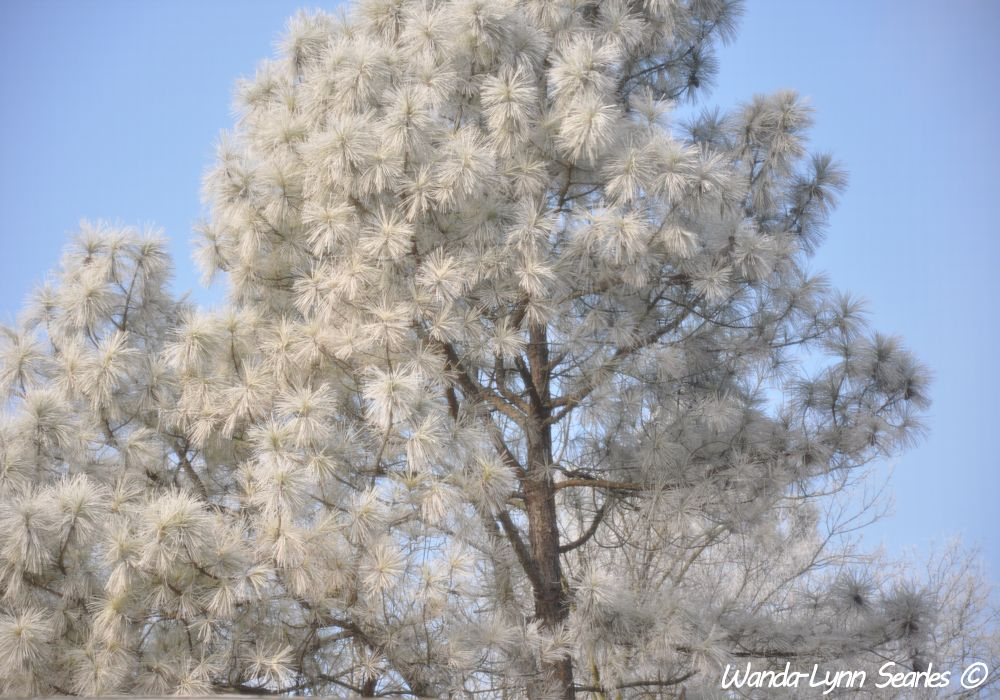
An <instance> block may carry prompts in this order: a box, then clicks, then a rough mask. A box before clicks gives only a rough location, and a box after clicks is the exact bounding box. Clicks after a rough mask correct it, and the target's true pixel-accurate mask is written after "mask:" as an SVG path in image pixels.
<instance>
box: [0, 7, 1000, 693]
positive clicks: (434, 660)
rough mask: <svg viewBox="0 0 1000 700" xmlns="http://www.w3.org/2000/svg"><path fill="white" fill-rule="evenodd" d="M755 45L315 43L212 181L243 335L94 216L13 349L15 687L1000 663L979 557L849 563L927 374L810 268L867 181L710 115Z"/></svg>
mask: <svg viewBox="0 0 1000 700" xmlns="http://www.w3.org/2000/svg"><path fill="white" fill-rule="evenodd" d="M737 10H738V8H737V7H736V6H735V4H734V3H733V2H731V1H730V0H612V1H607V2H591V1H588V0H521V1H515V0H455V1H451V0H441V1H437V2H435V1H424V0H369V1H366V2H363V3H361V4H359V5H357V6H354V7H352V8H351V10H350V16H349V18H348V19H343V20H338V19H335V18H334V17H332V16H329V15H326V14H316V15H300V16H298V17H296V18H295V19H293V20H292V21H291V23H290V25H289V28H288V31H287V34H286V36H285V38H284V41H283V43H282V49H281V52H280V56H279V57H278V58H277V59H276V60H273V61H267V62H265V63H263V64H262V65H261V66H260V68H259V70H258V72H257V74H256V77H255V78H253V79H252V80H247V81H245V82H244V83H242V84H241V85H240V86H239V89H238V103H239V109H240V117H239V121H238V123H237V125H236V127H235V128H234V130H233V131H232V133H231V134H229V135H227V136H226V137H225V138H224V139H223V140H222V143H221V145H220V146H219V150H218V157H217V162H216V164H215V165H214V167H212V169H211V170H210V172H209V173H208V174H207V176H206V178H205V186H204V187H205V194H206V199H207V201H208V202H209V204H210V216H209V217H208V220H207V222H206V223H205V224H204V226H203V230H202V232H201V233H202V238H201V245H200V250H199V252H198V257H199V259H200V262H201V263H202V266H203V269H204V271H205V272H206V274H207V275H208V276H211V275H212V274H213V273H215V272H217V271H221V272H223V273H225V277H226V279H227V280H228V286H229V290H230V293H229V298H228V302H227V304H226V305H225V306H224V307H223V308H221V309H218V310H213V311H208V310H203V309H198V308H195V307H193V306H192V305H191V304H190V303H188V302H186V301H184V300H177V299H174V298H172V297H171V295H170V293H169V291H168V287H169V277H170V264H169V261H168V260H167V257H166V254H165V247H164V244H163V242H162V240H161V239H159V238H158V237H157V235H156V234H155V233H151V232H146V233H142V234H140V233H138V232H136V231H134V230H131V229H121V228H111V227H108V226H106V225H95V226H88V227H84V229H83V230H82V231H81V233H80V235H79V236H78V238H77V239H76V241H75V242H74V243H73V245H72V247H71V248H70V249H69V251H68V252H67V253H66V257H65V259H64V260H63V262H62V265H61V268H60V270H59V271H58V272H57V273H55V274H54V275H53V277H52V278H51V282H50V284H48V285H47V286H45V287H44V288H43V289H41V290H40V291H39V292H38V293H37V294H36V295H35V297H34V299H33V301H32V303H31V305H30V308H29V309H28V310H27V311H26V312H25V315H24V316H23V319H22V321H21V322H20V325H19V326H18V327H17V328H11V329H6V330H4V332H3V337H2V341H0V358H2V359H0V391H2V392H3V396H4V397H5V398H4V401H5V406H6V412H5V414H4V416H3V418H2V420H0V690H2V691H3V692H5V693H8V694H11V693H12V694H33V693H76V694H109V693H134V694H140V693H141V694H160V693H180V694H199V693H208V692H244V693H258V694H272V693H273V694H277V693H299V694H343V693H357V694H361V695H366V696H372V695H407V696H422V697H443V696H448V697H497V698H500V697H503V698H512V697H524V696H527V697H530V698H550V697H553V698H571V697H574V695H577V696H586V697H595V698H610V697H616V698H617V697H654V696H655V697H686V698H688V699H690V700H693V699H694V698H709V697H720V696H721V695H723V694H724V693H723V691H721V690H720V680H721V676H722V669H723V668H724V666H725V665H726V664H727V663H730V664H744V663H746V662H747V661H752V662H754V663H756V664H758V665H759V666H761V667H765V668H766V667H774V668H782V667H783V666H784V664H785V662H786V661H792V662H794V663H795V664H796V665H797V666H805V667H806V668H808V666H809V665H811V664H812V663H820V664H822V665H825V666H829V667H831V668H837V669H839V668H851V669H868V670H870V671H872V672H874V669H876V668H878V667H879V666H881V665H882V664H883V663H885V662H886V661H887V660H891V661H895V662H897V663H898V664H899V668H900V670H906V669H915V670H923V669H925V668H926V667H927V665H928V664H929V663H933V664H934V665H935V666H936V667H937V668H939V669H940V668H942V667H947V668H951V667H952V666H953V665H954V664H958V663H960V662H964V661H968V660H972V659H984V660H986V661H988V662H990V663H991V665H993V666H994V667H995V663H994V662H995V661H996V644H995V641H994V638H993V637H992V636H991V635H992V634H994V633H993V631H992V628H991V626H990V625H991V624H992V620H991V618H990V612H989V608H988V606H987V603H986V600H985V595H986V594H985V592H984V590H983V585H982V584H981V583H980V580H979V579H978V578H977V576H976V572H975V571H974V567H972V566H971V564H970V560H969V559H967V558H963V557H962V556H960V555H958V554H952V555H948V556H945V557H943V558H941V559H940V560H937V561H935V562H932V563H931V569H930V570H929V571H928V572H925V573H923V574H918V573H915V572H914V571H912V570H911V569H907V568H905V567H901V566H889V565H887V564H885V563H884V562H881V561H880V560H878V559H876V558H874V557H870V556H865V555H864V554H863V553H861V552H859V551H856V549H855V548H854V545H853V543H852V541H851V540H850V538H849V535H850V533H851V532H853V531H854V530H855V529H857V527H859V526H860V525H862V524H863V521H864V519H865V517H867V516H866V507H867V506H868V505H870V504H871V503H870V501H869V500H866V499H865V498H864V497H862V498H860V506H859V508H860V510H859V511H852V510H850V509H849V506H850V505H851V504H852V503H854V504H855V505H857V504H858V503H859V500H858V499H857V498H856V499H855V500H854V501H851V500H850V499H847V500H845V499H844V498H843V495H844V494H846V493H848V487H851V486H853V485H855V484H856V483H858V482H859V475H860V474H861V473H862V471H863V470H861V469H860V468H862V467H864V465H866V464H869V463H870V462H871V461H872V460H875V459H878V458H880V457H882V456H885V455H890V454H893V453H895V452H896V451H897V450H898V449H899V448H900V447H902V446H903V445H905V444H906V443H907V441H909V440H911V439H912V438H913V436H914V435H915V434H916V433H917V432H918V430H919V427H920V424H919V420H918V414H919V412H920V410H921V409H922V408H924V407H925V406H926V405H927V378H926V372H925V370H924V369H923V368H922V367H921V365H920V364H919V363H918V362H917V361H916V360H914V359H913V357H911V355H910V354H909V353H908V352H907V351H906V350H905V349H904V348H903V347H902V345H901V344H900V342H899V341H898V340H896V339H894V338H892V337H887V336H884V335H880V334H877V333H873V332H871V331H870V330H869V329H868V327H867V325H866V323H865V321H864V318H863V313H862V308H861V305H860V304H859V303H858V302H857V301H856V300H854V299H852V298H851V297H848V296H844V295H840V294H838V293H836V292H834V291H833V290H831V289H830V288H829V287H828V285H827V283H826V282H825V280H824V279H823V278H822V277H818V276H815V275H812V274H810V273H809V272H808V271H807V261H808V256H809V254H810V252H811V251H812V250H813V248H814V247H815V246H816V245H817V244H818V243H819V241H820V238H821V232H822V229H823V225H824V221H825V219H826V216H827V213H828V211H829V209H830V207H831V206H832V205H833V204H834V202H835V200H836V197H837V194H838V192H839V191H840V190H841V188H842V187H843V185H844V181H845V176H844V173H843V171H842V170H841V169H840V168H839V166H838V165H837V164H836V163H835V162H834V161H833V160H831V158H830V157H828V156H825V155H816V156H809V155H807V153H806V147H805V143H804V139H805V134H806V131H807V129H808V127H809V124H810V112H809V109H808V108H807V107H806V106H804V104H803V102H802V101H801V100H800V99H799V98H798V97H797V96H796V95H795V94H792V93H779V94H775V95H770V96H759V97H755V98H753V99H752V100H751V101H750V102H748V103H747V104H745V105H743V106H741V107H739V108H738V109H736V110H735V111H733V112H732V113H731V114H727V115H720V114H706V115H705V116H704V117H702V118H700V119H698V120H696V121H694V122H693V123H689V124H681V123H678V121H675V120H672V119H671V107H672V105H673V104H674V103H676V102H679V101H684V100H694V99H696V98H697V96H698V95H699V94H700V88H701V87H702V86H704V85H705V84H706V81H707V80H708V79H709V78H710V76H711V72H712V68H713V54H712V47H713V43H714V42H716V41H719V40H724V39H727V38H728V37H729V36H730V35H731V34H732V32H733V27H734V19H735V16H736V14H737ZM855 493H856V492H855ZM862 496H863V494H862ZM870 687H871V684H869V688H870ZM822 690H823V689H822V688H821V689H816V690H814V691H808V690H803V689H799V691H798V695H799V696H804V695H808V693H809V692H813V693H815V694H817V695H818V694H819V693H821V692H822ZM746 692H747V694H748V695H751V694H752V693H750V692H749V691H746ZM761 692H763V695H764V696H768V697H770V696H773V695H775V694H776V693H777V692H778V691H761ZM871 692H872V693H875V692H876V691H871ZM887 692H888V691H886V693H887ZM900 692H901V693H902V694H905V695H907V697H913V696H914V695H913V693H912V692H911V691H909V690H904V691H900ZM883 696H886V694H885V693H883V695H881V696H880V697H883Z"/></svg>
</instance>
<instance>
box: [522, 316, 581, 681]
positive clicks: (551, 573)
mask: <svg viewBox="0 0 1000 700" xmlns="http://www.w3.org/2000/svg"><path fill="white" fill-rule="evenodd" d="M528 355H529V361H530V372H531V380H532V384H533V388H534V396H533V397H532V400H531V401H530V404H531V408H532V410H531V415H530V416H529V421H530V425H529V428H528V434H527V448H528V453H527V458H528V460H527V461H528V463H527V465H526V471H527V475H526V478H525V479H524V480H523V482H522V485H523V488H524V505H525V511H526V513H527V516H528V540H529V545H530V547H531V554H532V557H533V559H534V560H535V564H536V566H537V571H538V583H537V584H536V585H535V588H534V593H535V616H536V617H537V618H538V619H539V620H540V621H541V622H542V625H543V627H544V628H546V629H548V630H553V629H555V628H557V627H558V626H559V625H560V624H561V623H562V622H564V621H565V620H566V617H567V615H568V612H569V611H568V609H567V599H566V592H565V589H564V587H563V581H562V567H561V565H560V562H559V526H558V520H557V517H556V515H557V514H556V498H555V487H554V483H553V481H552V475H551V472H550V469H549V467H550V465H551V463H552V430H551V426H550V425H549V424H548V418H549V413H550V402H549V382H548V367H547V363H548V342H547V338H546V333H545V329H544V328H538V327H534V328H532V329H531V342H530V345H529V347H528ZM544 670H545V671H546V673H547V674H548V675H549V677H550V681H551V682H553V683H555V684H556V685H557V686H558V687H559V688H560V689H561V690H562V697H563V698H565V699H568V700H572V698H574V697H575V692H574V690H573V661H572V659H570V658H569V657H566V658H564V659H562V660H560V661H557V662H554V663H549V664H546V665H545V668H544Z"/></svg>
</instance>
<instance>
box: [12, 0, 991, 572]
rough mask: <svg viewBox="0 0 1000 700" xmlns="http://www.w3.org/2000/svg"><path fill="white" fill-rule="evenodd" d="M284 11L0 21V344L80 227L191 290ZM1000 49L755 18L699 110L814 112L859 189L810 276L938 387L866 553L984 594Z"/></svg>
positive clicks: (920, 31) (912, 25) (892, 7)
mask: <svg viewBox="0 0 1000 700" xmlns="http://www.w3.org/2000/svg"><path fill="white" fill-rule="evenodd" d="M331 5H332V3H328V4H327V5H326V6H327V7H330V6H331ZM298 6H299V3H297V2H294V1H289V0H267V1H266V2H265V1H252V0H239V1H236V0H227V1H222V0H214V1H212V2H197V1H193V0H191V1H181V0H170V1H167V0H160V1H152V0H151V1H148V2H133V1H124V0H116V1H111V0H104V1H101V2H97V1H95V0H89V1H88V0H59V1H57V0H37V1H35V2H27V1H26V0H25V1H22V2H16V1H15V0H0V95H2V98H0V211H2V212H3V218H2V219H0V243H2V245H0V251H2V253H0V256H2V257H0V322H9V321H10V320H11V318H12V317H13V316H14V314H16V312H17V310H18V309H19V308H20V307H21V304H22V301H23V299H24V297H25V295H26V294H27V293H28V292H29V290H30V289H31V288H32V287H33V286H34V285H36V284H37V283H38V282H40V281H41V279H42V278H43V275H44V272H45V270H46V269H48V268H50V267H52V266H53V265H54V264H55V263H56V262H57V260H58V255H59V250H60V248H61V246H62V245H63V243H64V241H65V237H66V235H67V234H68V233H69V232H72V231H73V230H74V228H75V226H76V223H77V221H78V220H79V219H80V218H84V217H86V218H105V219H111V220H121V221H123V222H126V223H143V222H154V223H156V224H158V225H160V226H163V227H164V228H165V229H166V231H167V233H168V235H169V236H170V237H171V239H172V241H173V243H172V247H173V251H174V255H175V260H176V261H177V267H178V272H179V274H178V288H179V289H194V290H197V288H198V281H197V279H196V276H195V274H194V273H193V266H192V264H191V262H190V243H189V242H190V239H191V235H192V234H191V226H192V224H193V223H194V222H195V220H196V219H197V218H198V217H199V216H200V215H201V214H202V213H203V211H202V206H201V203H200V199H199V185H200V179H201V173H202V171H203V169H204V168H205V167H206V166H207V165H208V164H209V163H210V160H211V156H212V149H213V144H214V142H215V139H216V137H217V135H218V133H219V131H220V130H221V129H224V128H227V127H229V126H230V124H231V123H232V116H231V114H230V95H231V91H232V86H233V82H234V80H235V79H236V78H237V77H239V76H240V75H248V74H252V72H253V69H254V66H255V65H256V63H257V61H258V60H259V59H261V58H264V57H265V56H268V55H270V54H271V52H272V50H273V42H274V39H275V37H276V35H277V33H278V32H279V30H281V28H282V27H283V26H284V21H285V19H286V18H287V17H288V16H289V15H290V14H292V13H293V12H294V10H295V9H296V8H297V7H298ZM998 36H1000V3H997V2H992V1H991V0H958V1H953V2H949V3H943V2H940V0H935V1H931V0H896V1H894V2H889V1H888V0H886V1H884V2H862V1H860V0H854V1H853V2H851V1H849V2H844V1H843V0H812V1H810V2H802V1H801V0H759V1H758V2H750V3H749V7H748V8H747V13H746V16H745V18H744V20H743V22H742V28H741V31H740V35H739V37H738V39H737V41H736V42H735V44H734V45H733V46H731V47H729V48H727V49H725V50H724V51H723V52H722V54H721V65H722V71H721V75H720V77H719V80H718V86H717V89H716V90H715V91H714V93H713V95H712V98H711V102H713V103H715V104H718V105H719V106H722V107H728V106H732V105H734V104H735V103H737V102H738V101H740V100H741V99H746V98H749V97H750V96H751V95H752V94H753V93H755V92H766V91H771V90H775V89H779V88H794V89H797V90H798V91H800V92H801V93H803V94H804V95H807V96H808V97H809V98H810V99H811V101H812V104H813V106H814V107H815V108H816V110H817V125H816V128H815V130H814V132H813V133H814V138H813V143H814V145H815V147H816V148H817V149H821V150H830V151H832V152H834V153H835V154H836V155H837V157H838V158H840V159H841V160H842V161H844V163H845V164H846V165H847V167H848V168H849V170H850V172H851V187H850V190H849V191H848V193H847V194H846V196H845V197H844V199H843V203H842V205H841V207H840V209H839V210H838V211H837V212H836V213H835V215H834V217H833V221H832V226H831V229H830V232H829V237H828V240H827V243H826V244H825V245H824V247H823V248H821V250H820V252H819V254H818V255H817V257H816V262H815V267H816V268H817V269H825V270H827V271H828V272H830V273H831V277H832V280H833V282H834V283H835V284H836V285H837V286H839V287H842V288H845V289H850V290H852V291H854V292H856V293H858V294H860V295H862V296H864V297H866V298H867V299H869V300H870V302H871V308H872V311H873V315H874V318H875V320H876V325H877V326H878V327H879V328H881V329H883V330H885V331H888V332H893V333H898V334H900V335H902V336H904V337H905V338H906V339H907V341H908V343H909V345H910V346H911V347H912V348H913V349H914V350H915V351H916V352H917V354H918V355H919V356H920V357H921V359H922V360H923V361H924V362H926V363H927V364H928V365H930V367H931V368H932V369H933V371H934V373H935V377H936V379H935V383H934V388H933V396H934V405H933V407H932V409H931V413H930V417H929V423H930V426H931V433H930V436H929V437H928V438H927V439H926V440H925V441H924V442H923V443H922V444H921V445H920V446H919V447H917V448H915V449H913V450H911V451H909V452H908V453H906V454H905V455H903V456H902V457H900V458H899V459H898V460H897V461H896V464H895V477H894V479H893V481H892V490H893V492H894V494H895V501H896V507H895V515H894V517H893V518H892V519H891V520H888V521H885V522H883V523H881V524H879V525H878V526H877V527H875V528H874V529H873V530H872V532H870V533H869V534H868V535H867V540H868V542H869V543H871V544H877V543H879V542H882V541H884V542H885V543H886V544H887V546H888V547H889V548H890V550H891V551H899V550H900V549H902V548H907V547H909V548H913V549H915V550H916V551H917V552H918V553H919V552H922V551H925V550H927V549H928V548H929V546H930V545H931V543H932V542H943V541H944V540H946V539H948V538H949V537H951V536H953V535H961V536H963V537H964V539H965V540H966V542H967V543H969V544H977V545H979V546H980V547H981V549H982V551H983V555H984V560H985V561H986V563H987V564H988V567H989V569H990V570H991V575H992V578H993V579H994V580H998V579H1000V509H998V508H997V499H998V494H1000V450H998V449H997V445H996V440H997V436H998V434H1000V411H998V409H997V406H998V402H1000V364H998V360H1000V354H998V352H997V348H998V344H1000V343H998V341H1000V337H998V330H997V328H998V323H997V321H996V318H997V315H998V309H997V301H998V300H1000V282H998V279H1000V276H998V275H997V273H996V266H997V264H998V262H1000V231H998V226H997V224H996V221H997V217H996V216H995V215H993V212H992V207H993V206H994V204H995V202H996V201H997V199H998V195H1000V177H998V163H1000V128H998V127H1000V90H998V87H1000V85H998V82H1000V81H998V78H997V72H998V69H1000V42H998V41H997V37H998ZM195 297H196V298H198V299H209V298H211V295H209V294H207V293H206V292H204V291H203V290H202V291H196V293H195Z"/></svg>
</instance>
